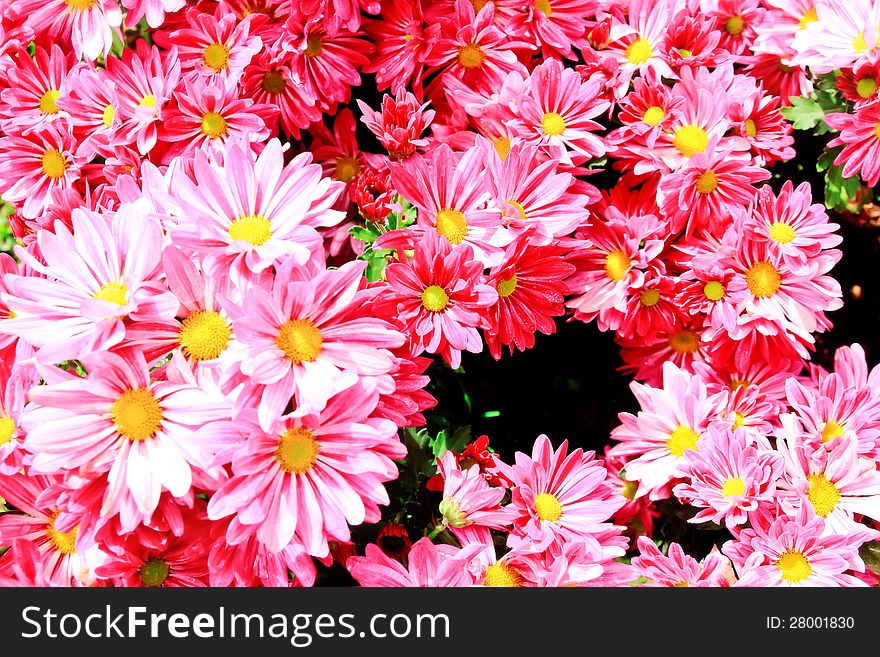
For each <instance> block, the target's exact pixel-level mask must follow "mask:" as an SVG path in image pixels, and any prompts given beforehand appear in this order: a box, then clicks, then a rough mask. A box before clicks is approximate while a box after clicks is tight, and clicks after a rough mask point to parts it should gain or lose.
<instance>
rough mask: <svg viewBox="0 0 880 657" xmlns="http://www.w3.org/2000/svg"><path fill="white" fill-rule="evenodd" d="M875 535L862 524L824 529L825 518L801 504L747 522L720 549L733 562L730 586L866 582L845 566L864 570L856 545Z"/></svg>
mask: <svg viewBox="0 0 880 657" xmlns="http://www.w3.org/2000/svg"><path fill="white" fill-rule="evenodd" d="M877 536H878V533H877V532H876V531H873V530H870V529H868V528H867V527H865V526H864V525H861V526H860V529H858V530H857V531H853V532H846V533H842V534H840V533H829V532H828V531H827V523H826V522H825V521H824V520H823V519H822V518H821V517H819V516H816V515H814V514H813V513H811V512H810V511H809V509H807V508H806V507H804V508H803V509H801V511H799V512H798V514H797V515H796V516H794V517H792V516H786V515H780V516H778V517H776V518H775V519H772V518H768V519H764V520H762V521H760V522H752V528H751V529H745V530H743V531H742V532H741V533H740V534H739V536H738V537H737V539H736V540H735V541H728V542H727V543H725V544H724V545H723V546H722V548H721V550H722V552H724V554H726V555H728V556H730V558H731V560H732V561H733V562H734V565H735V566H736V570H737V572H738V574H739V579H738V580H737V582H736V583H735V586H759V587H769V586H797V587H800V586H834V587H838V586H865V583H864V582H862V581H861V580H860V579H858V578H857V577H854V576H853V575H850V574H849V573H848V572H847V571H850V570H854V571H856V572H864V571H865V563H864V561H862V559H861V557H859V547H861V545H862V544H863V543H865V542H866V541H869V540H871V539H875V538H876V537H877Z"/></svg>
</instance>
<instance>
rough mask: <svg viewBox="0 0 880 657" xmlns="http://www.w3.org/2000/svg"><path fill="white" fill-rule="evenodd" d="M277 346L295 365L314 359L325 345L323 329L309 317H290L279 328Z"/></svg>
mask: <svg viewBox="0 0 880 657" xmlns="http://www.w3.org/2000/svg"><path fill="white" fill-rule="evenodd" d="M275 344H276V345H277V347H278V348H279V349H280V350H281V351H282V352H283V353H284V355H285V356H287V358H288V360H290V362H291V363H293V364H294V365H299V364H301V363H303V362H307V363H311V362H312V361H314V360H315V359H316V358H317V357H318V355H319V354H320V353H321V350H322V349H323V346H324V338H322V337H321V331H319V330H318V328H317V327H316V326H315V325H314V324H313V323H312V322H311V321H310V320H308V319H290V320H288V321H287V322H285V323H284V324H282V325H281V327H280V328H279V329H278V336H277V337H276V338H275Z"/></svg>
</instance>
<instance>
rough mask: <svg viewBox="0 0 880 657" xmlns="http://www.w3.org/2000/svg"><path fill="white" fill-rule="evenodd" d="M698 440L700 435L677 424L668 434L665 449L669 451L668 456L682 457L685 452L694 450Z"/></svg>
mask: <svg viewBox="0 0 880 657" xmlns="http://www.w3.org/2000/svg"><path fill="white" fill-rule="evenodd" d="M699 440H700V434H698V433H697V432H696V431H694V430H693V429H691V428H690V427H688V426H686V425H684V424H679V425H678V426H677V427H676V428H675V429H674V430H673V432H672V433H670V434H669V438H668V439H667V440H666V447H667V448H668V449H669V453H670V454H672V455H673V456H675V457H680V456H682V455H684V452H685V450H687V449H696V448H697V442H698V441H699Z"/></svg>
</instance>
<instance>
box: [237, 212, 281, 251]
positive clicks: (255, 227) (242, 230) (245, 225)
mask: <svg viewBox="0 0 880 657" xmlns="http://www.w3.org/2000/svg"><path fill="white" fill-rule="evenodd" d="M229 237H230V239H232V240H241V241H243V242H248V243H249V244H253V245H254V246H261V245H263V244H265V243H266V242H268V241H269V239H270V238H271V237H272V224H271V223H270V222H269V220H268V219H266V217H263V216H262V215H258V214H249V215H247V216H246V217H239V218H238V219H236V220H235V221H233V222H232V223H231V224H229Z"/></svg>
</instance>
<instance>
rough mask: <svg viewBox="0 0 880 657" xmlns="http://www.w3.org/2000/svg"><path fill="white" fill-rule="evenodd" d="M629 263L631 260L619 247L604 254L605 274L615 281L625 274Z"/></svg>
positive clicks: (620, 279)
mask: <svg viewBox="0 0 880 657" xmlns="http://www.w3.org/2000/svg"><path fill="white" fill-rule="evenodd" d="M631 264H632V260H630V257H629V256H628V255H626V254H625V253H624V252H623V251H621V250H620V249H617V250H616V251H612V252H611V253H609V254H608V255H607V256H605V275H606V276H608V278H610V279H611V280H612V281H614V282H615V283H619V282H620V281H622V280H623V277H624V276H626V272H627V271H629V266H630V265H631Z"/></svg>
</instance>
